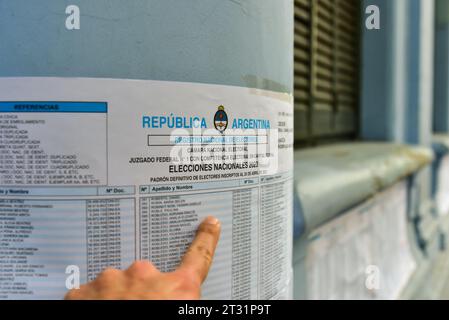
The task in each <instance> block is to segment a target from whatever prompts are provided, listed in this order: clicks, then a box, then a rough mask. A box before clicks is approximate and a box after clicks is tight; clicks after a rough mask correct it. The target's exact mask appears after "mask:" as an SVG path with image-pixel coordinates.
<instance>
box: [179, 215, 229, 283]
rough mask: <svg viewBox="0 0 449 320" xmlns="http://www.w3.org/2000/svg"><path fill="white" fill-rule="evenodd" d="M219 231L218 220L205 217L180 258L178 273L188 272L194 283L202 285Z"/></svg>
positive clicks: (210, 262)
mask: <svg viewBox="0 0 449 320" xmlns="http://www.w3.org/2000/svg"><path fill="white" fill-rule="evenodd" d="M220 231H221V226H220V222H219V221H218V219H216V218H214V217H211V216H209V217H207V218H206V219H205V220H204V221H203V222H202V223H201V224H200V226H199V227H198V230H197V232H196V236H195V239H193V242H192V244H191V245H190V247H189V248H188V249H187V252H186V254H185V255H184V257H183V258H182V260H181V264H180V265H179V268H178V271H185V272H188V273H189V274H191V275H192V276H193V277H194V279H193V280H194V281H198V282H199V283H200V284H201V283H203V282H204V280H205V279H206V277H207V274H208V273H209V269H210V266H211V264H212V259H213V257H214V253H215V248H216V247H217V243H218V238H219V237H220Z"/></svg>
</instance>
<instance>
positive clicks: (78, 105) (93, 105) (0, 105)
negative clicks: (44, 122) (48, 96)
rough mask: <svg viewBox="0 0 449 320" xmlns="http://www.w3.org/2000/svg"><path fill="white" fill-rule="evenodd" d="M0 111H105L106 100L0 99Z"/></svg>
mask: <svg viewBox="0 0 449 320" xmlns="http://www.w3.org/2000/svg"><path fill="white" fill-rule="evenodd" d="M0 112H70V113H107V112H108V104H107V103H106V102H57V101H46V102H44V101H39V102H34V101H10V102H1V101H0Z"/></svg>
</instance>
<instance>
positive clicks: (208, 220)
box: [204, 216, 220, 225]
mask: <svg viewBox="0 0 449 320" xmlns="http://www.w3.org/2000/svg"><path fill="white" fill-rule="evenodd" d="M204 223H207V224H211V225H218V224H219V223H220V221H219V220H218V219H217V218H215V217H212V216H209V217H207V218H206V219H204Z"/></svg>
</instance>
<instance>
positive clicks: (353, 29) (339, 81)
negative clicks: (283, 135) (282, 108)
mask: <svg viewBox="0 0 449 320" xmlns="http://www.w3.org/2000/svg"><path fill="white" fill-rule="evenodd" d="M359 5H360V4H359V1H358V0H295V139H296V140H297V141H299V142H302V143H304V142H305V143H308V144H311V143H317V142H319V141H320V140H330V139H332V140H335V139H347V138H350V137H353V136H355V135H356V133H357V119H358V117H357V113H358V92H359V80H358V78H359V75H358V72H359V71H358V67H359V63H358V61H359V10H360V8H359Z"/></svg>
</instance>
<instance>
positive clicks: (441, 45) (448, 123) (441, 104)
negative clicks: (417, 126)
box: [433, 0, 449, 133]
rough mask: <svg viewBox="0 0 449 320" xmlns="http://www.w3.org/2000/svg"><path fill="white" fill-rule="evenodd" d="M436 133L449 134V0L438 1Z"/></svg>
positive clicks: (434, 127)
mask: <svg viewBox="0 0 449 320" xmlns="http://www.w3.org/2000/svg"><path fill="white" fill-rule="evenodd" d="M434 81H435V86H434V108H435V112H434V114H433V129H434V132H440V133H449V0H437V1H436V23H435V75H434Z"/></svg>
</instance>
